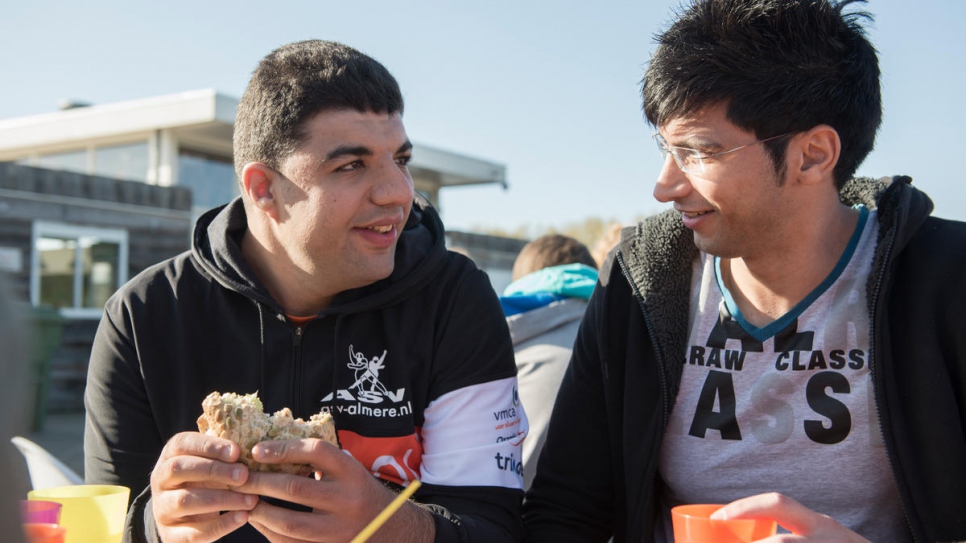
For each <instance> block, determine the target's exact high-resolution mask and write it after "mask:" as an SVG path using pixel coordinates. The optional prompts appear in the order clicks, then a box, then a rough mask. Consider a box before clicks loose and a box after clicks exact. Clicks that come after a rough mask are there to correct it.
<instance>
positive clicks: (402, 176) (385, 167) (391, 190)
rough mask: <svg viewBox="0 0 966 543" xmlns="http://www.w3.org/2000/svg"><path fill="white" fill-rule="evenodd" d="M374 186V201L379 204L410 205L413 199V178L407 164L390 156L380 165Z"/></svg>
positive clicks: (372, 196) (372, 195)
mask: <svg viewBox="0 0 966 543" xmlns="http://www.w3.org/2000/svg"><path fill="white" fill-rule="evenodd" d="M379 170H380V171H379V175H378V176H377V179H376V182H375V185H374V186H373V187H372V191H371V198H372V202H373V203H374V204H376V205H379V206H404V207H405V206H408V205H410V204H411V203H412V201H413V178H412V175H410V173H409V169H408V168H407V167H406V166H402V165H400V164H398V163H397V162H396V160H395V158H392V157H391V158H390V159H389V160H387V161H386V163H385V164H382V165H380V168H379Z"/></svg>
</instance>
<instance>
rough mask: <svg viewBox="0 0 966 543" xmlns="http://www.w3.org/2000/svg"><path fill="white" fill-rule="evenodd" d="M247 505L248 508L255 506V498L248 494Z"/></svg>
mask: <svg viewBox="0 0 966 543" xmlns="http://www.w3.org/2000/svg"><path fill="white" fill-rule="evenodd" d="M245 505H247V506H248V507H254V506H255V496H252V495H251V494H246V495H245Z"/></svg>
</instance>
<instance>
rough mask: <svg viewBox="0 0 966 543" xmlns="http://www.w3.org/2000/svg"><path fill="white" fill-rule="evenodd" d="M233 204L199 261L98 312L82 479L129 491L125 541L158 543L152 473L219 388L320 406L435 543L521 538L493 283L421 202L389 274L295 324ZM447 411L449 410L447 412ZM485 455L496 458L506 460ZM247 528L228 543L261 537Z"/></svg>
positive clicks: (179, 264) (204, 240)
mask: <svg viewBox="0 0 966 543" xmlns="http://www.w3.org/2000/svg"><path fill="white" fill-rule="evenodd" d="M246 228H247V222H246V218H245V210H244V207H243V206H242V204H241V200H240V199H236V200H235V201H234V202H232V203H230V204H228V205H227V206H224V207H222V208H219V209H215V210H212V211H210V212H208V213H207V214H205V215H204V216H202V217H201V218H200V219H199V221H198V225H197V226H196V229H195V236H194V241H193V244H192V250H191V251H190V252H186V253H184V254H182V255H180V256H177V257H175V258H172V259H170V260H167V261H165V262H162V263H160V264H158V265H156V266H154V267H152V268H150V269H148V270H145V271H144V272H143V273H141V274H139V275H138V276H137V277H135V278H133V279H132V280H131V281H130V282H128V284H127V285H125V286H124V287H122V288H121V289H120V290H118V292H117V293H116V294H115V295H114V296H112V297H111V299H110V300H109V301H108V302H107V304H106V306H105V310H104V316H103V318H102V320H101V323H100V326H99V327H98V330H97V335H96V338H95V340H94V346H93V350H92V354H91V363H90V370H89V374H88V382H87V390H86V395H85V402H86V406H87V430H86V433H85V445H84V453H85V470H86V479H87V481H88V482H89V483H103V484H121V485H125V486H128V487H130V488H131V492H132V498H133V497H137V498H136V500H135V501H134V503H133V504H132V507H131V510H130V514H129V521H128V526H127V533H126V535H125V538H126V540H127V541H136V542H156V541H158V540H159V538H158V536H157V533H156V526H155V523H154V519H153V515H152V510H151V504H152V502H151V493H150V486H149V484H148V480H149V475H150V472H151V470H152V469H153V467H154V464H155V462H156V461H157V459H158V457H159V456H160V453H161V449H162V447H163V446H164V444H165V443H166V442H167V440H168V439H169V438H170V437H171V436H173V435H174V434H176V433H178V432H182V431H186V430H197V426H196V424H195V421H196V419H197V418H198V416H199V415H200V414H201V401H202V400H203V399H204V397H205V396H206V395H207V394H208V393H210V392H212V391H220V392H237V393H251V392H256V391H257V392H258V394H259V397H260V398H261V399H262V403H263V404H264V406H265V410H266V411H268V412H274V411H277V410H279V409H281V408H283V407H289V408H291V409H292V412H293V414H294V415H295V416H296V417H302V418H308V417H309V416H310V415H312V414H314V413H317V412H319V411H320V410H322V409H324V410H328V411H330V412H331V413H332V415H333V416H334V418H335V422H336V426H337V428H338V433H339V440H340V442H341V444H342V446H343V449H345V450H346V451H347V452H349V453H351V454H352V456H353V458H355V459H356V460H359V461H360V462H362V463H363V464H364V465H365V466H366V467H367V468H369V469H370V470H371V471H372V472H373V473H374V474H377V476H378V477H380V478H381V479H382V480H383V481H386V482H387V484H397V485H404V484H406V483H407V482H408V481H411V480H412V479H414V478H417V477H418V478H421V480H422V483H423V484H422V486H421V487H420V489H419V490H418V491H417V493H416V495H415V499H416V500H417V501H418V502H420V503H422V504H425V506H426V507H427V508H429V509H431V510H432V511H433V512H434V513H435V520H436V533H437V536H436V541H439V542H443V541H446V542H457V541H459V542H467V541H478V542H494V541H518V540H519V539H520V537H521V534H522V522H521V518H520V505H521V501H522V496H523V491H522V477H521V475H520V474H519V473H516V472H515V470H513V469H512V468H513V463H512V462H511V461H510V460H509V459H512V458H517V459H518V458H520V457H521V453H520V446H519V440H517V439H511V440H501V438H503V437H505V436H506V430H505V429H502V428H501V429H497V428H496V427H497V423H496V422H494V417H495V416H496V415H497V414H499V415H502V416H503V417H504V418H503V419H501V420H502V422H503V423H504V424H506V425H509V424H510V423H511V422H515V423H518V424H519V425H517V426H513V427H514V428H519V429H521V431H524V432H525V428H526V424H525V418H524V417H523V415H522V411H519V410H518V409H515V405H514V402H515V401H516V399H517V398H516V395H515V389H516V366H515V365H514V361H513V348H512V344H511V342H510V335H509V330H508V329H507V326H506V321H505V319H504V318H503V313H502V311H501V309H500V305H499V301H498V299H497V297H496V294H495V292H493V289H492V287H491V286H490V283H489V279H488V278H487V276H486V274H485V273H484V272H483V271H481V270H479V269H478V268H477V267H476V266H475V265H474V264H473V263H472V262H471V261H470V260H469V259H467V258H465V257H464V256H462V255H459V254H457V253H454V252H451V251H447V250H446V248H445V245H444V241H445V240H444V231H443V225H442V223H441V222H440V220H439V217H438V215H437V214H436V212H435V210H433V209H432V208H428V207H427V208H423V207H420V206H419V205H414V207H413V211H412V213H411V215H410V218H409V222H408V223H407V225H406V227H405V228H404V230H403V233H402V234H401V236H400V240H399V242H398V246H397V249H396V259H395V269H394V271H393V273H392V274H391V275H390V276H389V277H388V278H386V279H383V280H381V281H378V282H376V283H373V284H371V285H369V286H366V287H362V288H358V289H354V290H350V291H346V292H343V293H341V294H339V295H338V296H336V299H335V300H334V301H333V302H332V304H330V305H329V306H328V307H327V308H326V309H325V310H323V311H322V313H320V314H319V315H318V318H316V319H315V320H313V321H311V322H309V323H308V324H305V325H295V324H293V323H292V322H291V321H289V320H288V319H287V318H286V317H285V315H284V310H283V308H282V307H281V306H280V305H279V304H278V302H276V301H275V300H274V299H273V298H272V297H271V295H270V294H269V292H268V290H267V289H266V288H265V286H264V284H263V283H262V282H261V281H260V280H259V279H258V277H257V276H255V274H254V272H253V271H252V269H251V268H250V266H249V265H248V264H247V262H246V261H245V260H244V258H242V256H241V249H240V240H241V239H242V236H243V234H244V232H245V230H246ZM454 406H455V407H454ZM495 457H499V458H500V459H504V460H505V461H503V462H500V461H499V460H494V458H495ZM264 540H265V539H264V537H263V536H261V535H260V534H258V533H257V532H256V531H255V530H254V529H253V528H251V527H250V526H245V527H243V528H242V529H241V530H238V531H236V532H233V533H232V534H230V535H229V536H227V537H226V538H224V539H223V541H226V542H231V543H247V542H255V541H264Z"/></svg>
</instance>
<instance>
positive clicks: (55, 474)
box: [10, 436, 84, 490]
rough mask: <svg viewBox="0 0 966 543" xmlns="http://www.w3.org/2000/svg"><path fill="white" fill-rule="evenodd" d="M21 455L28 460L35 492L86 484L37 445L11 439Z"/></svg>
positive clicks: (18, 439)
mask: <svg viewBox="0 0 966 543" xmlns="http://www.w3.org/2000/svg"><path fill="white" fill-rule="evenodd" d="M10 442H11V443H13V444H14V445H15V446H16V447H17V449H19V450H20V454H22V455H23V457H24V458H26V459H27V471H29V472H30V486H32V487H33V489H34V490H36V489H38V488H50V487H54V486H68V485H80V484H84V479H83V478H82V477H81V476H80V475H77V473H75V472H74V470H72V469H70V467H68V466H67V464H64V463H63V462H61V461H60V460H58V459H57V457H55V456H54V455H52V454H50V453H49V452H47V450H46V449H44V448H43V447H41V446H40V445H37V444H36V443H34V442H33V441H30V440H29V439H27V438H25V437H20V436H14V437H12V438H10Z"/></svg>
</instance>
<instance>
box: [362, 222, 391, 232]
mask: <svg viewBox="0 0 966 543" xmlns="http://www.w3.org/2000/svg"><path fill="white" fill-rule="evenodd" d="M365 229H366V230H371V231H373V232H378V233H380V234H388V233H389V232H391V231H392V225H391V224H384V225H380V226H367V227H366V228H365Z"/></svg>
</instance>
